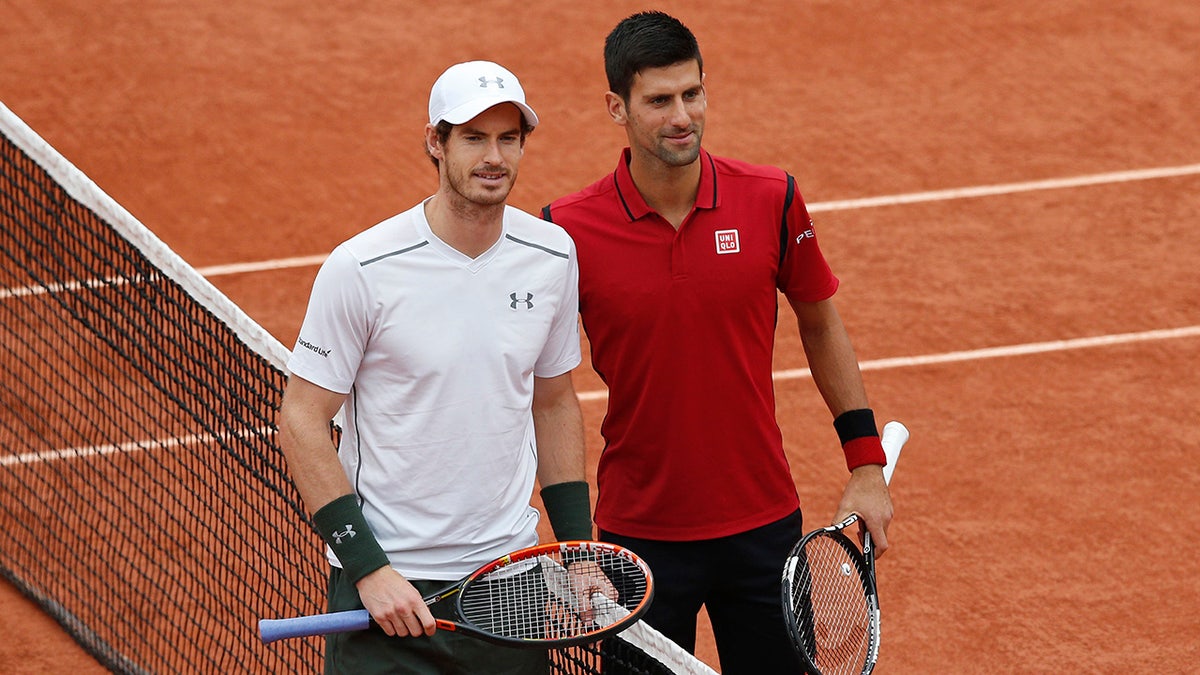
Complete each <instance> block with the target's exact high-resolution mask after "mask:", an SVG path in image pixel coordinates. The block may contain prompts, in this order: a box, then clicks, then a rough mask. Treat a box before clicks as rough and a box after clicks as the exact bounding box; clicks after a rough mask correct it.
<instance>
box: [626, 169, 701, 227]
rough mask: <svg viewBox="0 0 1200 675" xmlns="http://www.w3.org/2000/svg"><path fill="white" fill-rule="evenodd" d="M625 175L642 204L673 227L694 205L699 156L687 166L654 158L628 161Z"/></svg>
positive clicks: (698, 180) (681, 222)
mask: <svg viewBox="0 0 1200 675" xmlns="http://www.w3.org/2000/svg"><path fill="white" fill-rule="evenodd" d="M629 175H630V176H631V177H632V178H633V184H634V185H635V186H636V187H637V190H638V192H639V193H640V194H641V195H642V199H644V200H646V205H647V206H649V207H650V208H652V209H654V211H655V212H657V213H658V214H659V215H660V216H662V217H663V218H665V219H666V220H667V221H668V222H669V223H671V225H672V226H673V227H674V228H675V229H677V230H678V229H679V226H680V225H682V224H683V220H684V218H687V216H688V214H689V213H691V212H692V207H694V206H695V205H696V195H697V194H698V193H699V191H700V160H699V159H697V160H696V161H694V162H692V163H691V164H688V165H687V166H667V165H666V164H663V163H662V162H661V161H658V160H657V158H655V159H654V160H645V159H643V160H641V161H639V160H638V156H637V155H636V154H635V155H633V156H632V157H631V158H630V161H629Z"/></svg>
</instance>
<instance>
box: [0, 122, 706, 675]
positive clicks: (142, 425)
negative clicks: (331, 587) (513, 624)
mask: <svg viewBox="0 0 1200 675" xmlns="http://www.w3.org/2000/svg"><path fill="white" fill-rule="evenodd" d="M0 226H2V228H0V369H2V370H0V372H3V373H4V375H3V377H2V378H0V527H2V528H3V529H4V531H5V532H6V534H7V536H6V537H5V544H4V545H3V546H2V547H0V574H3V575H4V577H5V578H7V579H8V580H9V581H10V582H12V583H13V584H14V585H16V587H17V588H19V589H20V590H21V592H22V593H24V594H25V595H26V596H28V597H29V598H31V599H33V600H34V601H35V602H37V603H38V604H39V605H40V606H41V607H42V608H43V609H44V610H45V611H46V612H48V613H49V614H50V615H51V616H53V617H54V618H55V619H56V620H57V621H58V622H59V623H60V624H61V625H62V626H63V628H64V629H65V630H66V631H67V632H68V633H69V634H70V635H71V636H72V637H73V638H74V639H75V640H76V641H77V642H78V643H79V644H80V645H81V646H83V647H84V649H86V650H87V651H88V652H89V653H91V654H92V655H93V656H95V658H96V659H97V660H98V661H99V662H100V663H101V664H103V665H104V666H105V667H107V668H109V669H110V670H113V671H115V672H121V673H143V672H144V673H154V672H222V673H224V672H271V673H275V672H315V671H317V670H319V664H320V661H321V649H322V642H321V640H320V639H319V638H309V639H300V640H286V641H281V642H277V643H273V644H271V645H263V644H262V643H261V642H260V641H259V640H258V638H257V632H256V626H257V621H258V619H259V618H260V617H275V616H291V615H301V614H312V613H317V612H320V611H322V609H323V600H324V584H325V577H326V573H327V569H326V563H325V562H324V556H323V555H321V543H320V539H319V537H318V536H317V535H316V534H315V532H314V530H313V529H312V526H311V521H310V520H309V518H308V516H307V514H306V512H305V510H304V507H303V504H302V503H301V500H300V497H299V494H298V493H297V491H296V489H295V486H294V485H293V483H292V481H291V479H290V478H289V476H288V474H287V469H286V465H285V464H284V459H283V456H282V454H281V452H280V451H279V448H278V445H277V440H276V432H277V430H276V427H275V414H276V412H277V410H278V407H279V402H280V399H281V397H282V392H283V386H284V383H285V381H286V376H285V371H284V363H285V362H286V358H287V354H288V352H287V349H286V348H285V347H283V346H282V345H281V344H280V343H279V342H278V341H277V340H275V339H274V338H273V337H272V336H271V335H270V334H269V333H267V332H266V331H265V330H264V329H263V328H262V327H261V326H259V325H258V324H257V323H255V322H254V321H253V320H252V319H250V318H249V317H248V316H246V315H245V313H244V312H242V311H241V310H240V309H239V308H238V307H237V306H236V305H234V304H233V303H232V302H231V301H229V300H228V299H227V298H226V297H225V296H224V295H222V294H221V293H220V292H219V291H218V290H217V289H216V288H215V287H213V286H212V285H211V284H210V283H209V282H208V281H207V280H205V279H204V277H202V276H201V275H200V274H199V273H198V272H196V271H195V269H193V268H192V267H191V266H189V265H188V264H187V263H186V262H184V261H183V260H182V259H181V258H180V257H179V256H178V255H176V254H175V253H174V252H172V251H171V250H170V249H169V248H167V247H166V246H165V245H164V244H163V243H162V242H161V241H159V240H158V239H157V238H156V237H155V236H154V235H153V234H152V233H151V232H150V231H149V230H148V229H146V228H145V227H144V226H143V225H142V224H141V223H139V222H138V221H137V220H136V219H135V218H134V217H133V216H132V215H130V214H129V213H128V212H127V211H126V210H125V209H123V208H122V207H120V206H119V205H118V204H117V203H116V202H115V201H113V200H112V199H111V198H109V197H108V196H107V195H106V194H105V193H104V192H102V191H101V190H100V189H99V188H98V187H97V186H96V185H95V184H94V183H93V182H92V181H91V180H89V179H88V178H87V177H86V176H84V175H83V174H82V173H81V172H79V171H78V170H77V169H76V168H75V167H74V166H72V165H71V164H70V163H69V162H68V161H67V160H66V159H65V158H63V157H62V156H61V155H60V154H59V153H58V152H56V151H55V150H54V149H53V148H51V147H50V146H49V145H48V144H46V143H45V142H44V141H43V140H42V139H41V138H40V137H38V136H37V134H35V133H34V132H33V131H32V130H31V129H30V128H29V127H28V126H27V125H25V124H24V122H22V121H21V120H20V119H19V118H17V117H16V116H15V115H14V114H12V112H11V111H9V110H8V108H7V107H5V106H4V105H3V104H0ZM551 659H552V661H553V663H554V666H553V671H554V672H555V673H561V674H564V675H565V674H567V673H598V672H601V670H603V672H605V673H613V672H625V673H703V672H708V673H711V672H712V671H711V669H709V668H708V667H707V666H705V665H704V664H703V663H702V662H700V661H699V660H697V659H695V658H694V657H692V656H691V655H690V654H688V653H687V652H685V651H684V650H682V649H681V648H679V647H678V646H677V645H674V644H673V643H670V642H669V641H667V640H666V639H665V638H663V637H662V636H661V635H659V634H657V633H656V632H654V631H653V630H652V629H650V628H649V627H648V626H645V624H638V625H637V626H636V627H635V628H634V629H631V630H629V631H626V632H625V633H622V635H621V636H620V637H619V638H617V639H612V640H608V641H606V642H605V643H604V644H602V645H591V646H586V647H576V648H572V649H568V650H559V651H556V652H553V653H552V654H551Z"/></svg>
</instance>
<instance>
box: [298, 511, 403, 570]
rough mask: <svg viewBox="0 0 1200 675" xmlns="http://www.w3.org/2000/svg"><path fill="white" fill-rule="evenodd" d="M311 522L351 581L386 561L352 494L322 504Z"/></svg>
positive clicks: (385, 564)
mask: <svg viewBox="0 0 1200 675" xmlns="http://www.w3.org/2000/svg"><path fill="white" fill-rule="evenodd" d="M313 523H314V524H315V525H316V526H317V532H319V533H320V534H321V538H322V539H324V540H325V543H326V544H329V548H331V549H333V554H334V555H335V556H337V559H338V562H340V563H342V569H343V570H345V571H346V575H347V576H349V577H350V580H351V581H352V582H354V583H358V580H359V579H362V578H363V577H365V576H367V575H368V574H370V573H371V572H374V571H375V570H377V569H379V568H380V567H386V566H387V565H388V564H389V563H388V557H387V554H386V553H384V552H383V547H381V546H380V545H379V542H378V541H376V539H375V534H374V533H372V532H371V526H370V525H368V524H367V519H366V518H365V517H363V512H362V508H361V507H359V505H358V499H357V498H356V497H355V496H354V495H342V496H341V497H338V498H337V499H335V500H333V501H331V502H329V503H328V504H326V505H325V506H322V507H321V508H320V509H318V510H317V512H316V513H314V514H313Z"/></svg>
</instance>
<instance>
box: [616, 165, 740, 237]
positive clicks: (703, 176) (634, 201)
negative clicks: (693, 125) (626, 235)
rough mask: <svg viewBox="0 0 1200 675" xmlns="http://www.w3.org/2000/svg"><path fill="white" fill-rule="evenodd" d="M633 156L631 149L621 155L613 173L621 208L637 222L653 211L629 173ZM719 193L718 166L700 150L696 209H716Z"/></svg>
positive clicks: (631, 219)
mask: <svg viewBox="0 0 1200 675" xmlns="http://www.w3.org/2000/svg"><path fill="white" fill-rule="evenodd" d="M632 156H633V153H632V151H630V149H629V148H625V150H624V151H623V152H622V153H621V159H620V161H618V162H617V170H616V171H614V172H613V184H614V185H615V186H616V188H617V196H619V197H620V198H621V206H622V208H624V209H625V216H626V217H627V218H629V220H630V221H634V220H637V219H638V218H641V217H643V216H645V215H647V214H649V213H651V211H652V209H651V208H650V207H649V206H648V205H647V204H646V200H645V199H643V198H642V193H640V192H638V189H637V186H636V185H634V184H633V174H631V173H630V172H629V160H630V158H631V157H632ZM718 197H719V193H718V192H717V165H716V162H714V161H713V157H712V155H710V154H708V151H707V150H705V149H704V148H700V189H699V191H698V192H697V193H696V208H699V209H715V208H717V205H718V204H720V201H719V199H718Z"/></svg>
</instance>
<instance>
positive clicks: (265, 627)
mask: <svg viewBox="0 0 1200 675" xmlns="http://www.w3.org/2000/svg"><path fill="white" fill-rule="evenodd" d="M554 555H561V556H563V557H564V558H569V557H575V558H576V559H577V560H580V561H583V560H597V559H600V560H603V559H605V558H606V557H607V559H620V560H623V561H624V562H625V563H628V564H630V565H631V567H629V568H628V569H630V570H634V569H636V570H638V571H639V572H640V573H641V575H642V576H643V577H644V579H645V591H644V592H643V593H642V597H641V598H640V599H639V600H638V602H637V603H636V604H635V605H634V606H631V607H630V606H624V605H622V607H623V610H624V611H622V612H620V613H619V615H618V616H616V617H615V618H613V619H612V620H611V622H609V623H607V625H601V624H599V623H597V624H596V629H595V630H589V631H587V632H585V633H582V634H579V635H573V636H570V637H558V638H530V637H512V636H506V635H499V634H497V633H493V632H491V631H489V630H487V629H485V628H482V627H480V626H478V625H476V624H475V623H473V622H471V621H470V620H469V619H468V618H466V617H467V614H466V613H465V612H464V610H463V606H462V602H463V597H464V591H465V590H466V589H468V588H469V587H470V586H471V585H472V584H475V583H486V582H485V580H484V577H486V576H487V575H489V574H491V573H493V572H497V571H500V570H503V569H506V568H509V567H513V566H514V565H519V564H529V565H530V571H532V569H533V566H534V564H536V563H538V559H539V558H540V557H543V556H554ZM568 564H569V563H568ZM517 573H519V574H520V573H524V572H517ZM455 596H457V597H455ZM451 597H454V603H455V605H454V614H455V616H456V617H457V619H456V620H450V619H441V618H435V623H436V625H437V627H438V629H439V630H447V631H451V632H455V633H461V634H465V635H470V636H471V637H475V638H478V639H481V640H485V641H487V642H492V643H494V644H501V645H505V646H509V647H521V648H529V649H548V648H558V647H570V646H574V645H580V644H587V643H590V642H596V641H598V640H601V639H604V638H605V637H608V636H611V635H615V634H616V633H619V632H621V631H622V630H625V629H626V628H628V627H629V626H631V625H633V624H634V623H636V622H637V621H638V620H639V619H640V618H641V617H642V615H643V614H645V613H646V610H648V609H649V608H650V602H651V600H653V598H654V577H653V575H652V573H651V571H650V567H649V565H647V564H646V563H645V561H643V560H642V559H641V558H640V557H638V556H637V554H635V553H633V552H632V551H630V550H629V549H626V548H624V547H621V546H617V545H616V544H609V543H606V542H599V541H562V542H554V543H551V544H542V545H539V546H533V547H530V548H525V549H521V550H519V551H514V552H512V553H509V554H506V555H504V556H501V557H499V558H497V559H495V560H493V561H491V562H488V563H486V564H484V565H483V566H482V567H480V568H479V569H477V570H475V571H474V572H472V573H471V574H469V575H467V576H466V577H463V578H462V579H460V580H458V581H456V582H454V583H451V584H450V585H448V586H446V587H445V588H442V589H440V590H438V591H435V592H433V593H430V594H428V595H426V596H424V600H425V604H426V606H429V605H433V604H435V603H438V602H441V601H443V600H446V599H448V598H451ZM556 597H557V598H558V599H559V600H562V601H565V602H570V601H571V599H570V598H563V597H561V596H560V595H557V594H556ZM625 601H627V600H626V599H624V598H623V599H622V602H625ZM614 604H616V603H614ZM258 623H259V636H260V637H261V639H262V641H263V642H264V643H270V642H274V641H276V640H281V639H286V638H296V637H311V636H315V635H327V634H332V633H344V632H351V631H358V630H366V629H367V628H369V627H370V626H371V624H372V623H373V621H372V620H371V615H370V613H369V612H368V611H367V610H366V609H356V610H348V611H342V612H330V613H326V614H314V615H309V616H300V617H291V618H286V619H261V620H259V622H258Z"/></svg>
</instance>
